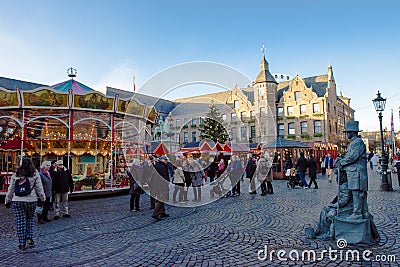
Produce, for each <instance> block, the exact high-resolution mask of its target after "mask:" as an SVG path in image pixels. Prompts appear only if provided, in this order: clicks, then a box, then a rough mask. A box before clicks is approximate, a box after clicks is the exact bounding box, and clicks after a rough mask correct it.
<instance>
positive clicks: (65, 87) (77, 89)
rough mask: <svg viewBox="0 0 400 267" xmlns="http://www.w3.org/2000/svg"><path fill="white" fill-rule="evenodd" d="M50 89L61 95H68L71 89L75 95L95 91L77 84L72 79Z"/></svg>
mask: <svg viewBox="0 0 400 267" xmlns="http://www.w3.org/2000/svg"><path fill="white" fill-rule="evenodd" d="M50 87H51V88H53V89H54V90H56V91H58V92H61V93H68V91H69V90H70V89H71V90H72V92H73V93H76V94H84V93H88V92H93V91H95V90H93V89H92V88H90V87H88V86H86V85H84V84H83V83H80V82H77V81H75V80H72V79H71V80H67V81H65V82H62V83H58V84H55V85H52V86H50Z"/></svg>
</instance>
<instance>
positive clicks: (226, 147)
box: [224, 144, 232, 152]
mask: <svg viewBox="0 0 400 267" xmlns="http://www.w3.org/2000/svg"><path fill="white" fill-rule="evenodd" d="M224 152H232V149H231V147H230V146H229V145H228V144H225V145H224Z"/></svg>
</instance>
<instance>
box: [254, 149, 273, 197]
mask: <svg viewBox="0 0 400 267" xmlns="http://www.w3.org/2000/svg"><path fill="white" fill-rule="evenodd" d="M255 175H256V176H257V179H258V181H260V183H261V185H260V187H261V195H262V196H265V195H266V194H273V193H274V189H273V188H272V180H273V173H272V161H271V160H270V159H269V157H267V156H264V155H262V156H260V159H259V160H258V162H257V168H256V172H255ZM266 184H267V185H266ZM267 186H268V190H267Z"/></svg>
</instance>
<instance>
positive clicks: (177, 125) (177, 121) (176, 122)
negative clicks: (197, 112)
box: [175, 119, 181, 128]
mask: <svg viewBox="0 0 400 267" xmlns="http://www.w3.org/2000/svg"><path fill="white" fill-rule="evenodd" d="M175 126H176V127H177V128H179V127H181V120H180V119H176V120H175Z"/></svg>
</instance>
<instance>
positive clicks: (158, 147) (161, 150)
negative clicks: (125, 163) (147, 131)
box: [151, 142, 169, 155]
mask: <svg viewBox="0 0 400 267" xmlns="http://www.w3.org/2000/svg"><path fill="white" fill-rule="evenodd" d="M153 147H155V148H154V149H153ZM151 148H152V149H151V150H152V151H153V154H156V155H167V154H168V153H169V150H168V148H167V146H166V145H165V144H164V142H156V143H151Z"/></svg>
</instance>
